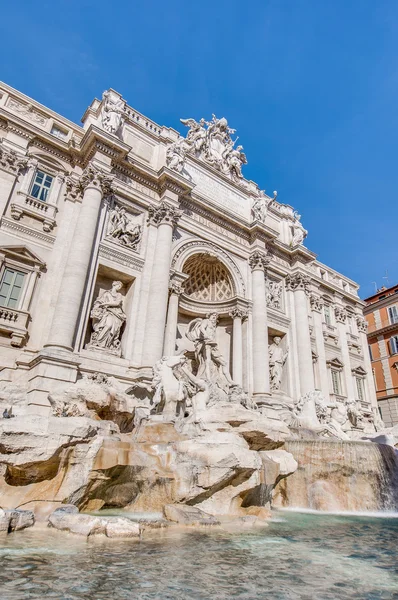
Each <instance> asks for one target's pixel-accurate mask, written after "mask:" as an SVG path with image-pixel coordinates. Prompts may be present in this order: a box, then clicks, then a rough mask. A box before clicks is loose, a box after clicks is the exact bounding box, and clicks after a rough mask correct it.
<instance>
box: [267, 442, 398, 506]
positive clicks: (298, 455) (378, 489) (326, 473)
mask: <svg viewBox="0 0 398 600" xmlns="http://www.w3.org/2000/svg"><path fill="white" fill-rule="evenodd" d="M285 449H286V450H287V451H288V452H291V454H292V455H293V456H294V458H295V459H296V460H297V462H298V465H299V466H298V469H297V471H296V472H295V473H294V474H293V475H291V476H290V477H288V478H287V479H283V480H282V481H281V482H280V483H279V484H278V486H277V487H276V488H275V493H274V498H273V505H274V506H277V507H289V508H304V509H314V510H321V511H356V512H357V511H394V510H397V509H398V453H397V451H396V450H395V449H394V448H393V447H391V446H387V445H383V444H374V443H371V442H353V441H352V442H351V441H340V440H336V441H334V440H330V441H329V440H327V441H326V440H290V441H287V442H286V444H285Z"/></svg>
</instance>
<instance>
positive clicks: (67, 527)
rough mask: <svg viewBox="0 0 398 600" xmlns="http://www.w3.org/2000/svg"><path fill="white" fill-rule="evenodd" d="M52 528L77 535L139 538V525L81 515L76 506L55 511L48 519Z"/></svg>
mask: <svg viewBox="0 0 398 600" xmlns="http://www.w3.org/2000/svg"><path fill="white" fill-rule="evenodd" d="M48 522H49V524H50V526H51V527H54V528H55V529H60V530H61V531H68V532H70V533H75V534H77V535H84V536H87V537H88V536H91V535H99V534H103V535H106V536H107V537H109V538H120V537H128V538H132V537H139V536H140V526H139V524H138V523H135V522H134V521H131V520H130V519H126V518H123V517H95V516H92V515H82V514H79V511H78V509H77V508H76V507H75V506H71V505H66V506H64V507H61V508H58V509H57V510H55V511H54V512H53V513H52V514H51V515H50V516H49V519H48Z"/></svg>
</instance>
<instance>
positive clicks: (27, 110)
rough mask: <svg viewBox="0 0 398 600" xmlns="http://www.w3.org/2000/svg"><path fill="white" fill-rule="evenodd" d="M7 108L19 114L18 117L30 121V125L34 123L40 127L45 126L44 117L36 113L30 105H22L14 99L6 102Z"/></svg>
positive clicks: (45, 120)
mask: <svg viewBox="0 0 398 600" xmlns="http://www.w3.org/2000/svg"><path fill="white" fill-rule="evenodd" d="M7 108H10V109H11V110H13V111H15V112H17V113H19V114H20V115H22V116H23V117H25V119H28V121H32V123H35V124H36V125H41V126H42V127H45V125H46V124H47V119H46V117H44V116H43V115H41V114H40V113H39V112H37V111H36V110H35V109H34V107H33V105H32V104H31V103H29V104H23V103H22V102H19V101H18V100H16V99H15V98H10V99H9V100H8V102H7Z"/></svg>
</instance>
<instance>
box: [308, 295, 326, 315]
mask: <svg viewBox="0 0 398 600" xmlns="http://www.w3.org/2000/svg"><path fill="white" fill-rule="evenodd" d="M310 304H311V309H312V310H314V311H316V312H319V313H320V312H322V308H323V300H322V298H321V297H320V296H317V295H316V294H311V295H310Z"/></svg>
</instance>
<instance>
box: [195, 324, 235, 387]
mask: <svg viewBox="0 0 398 600" xmlns="http://www.w3.org/2000/svg"><path fill="white" fill-rule="evenodd" d="M217 321H218V314H217V313H216V312H212V313H209V314H207V315H206V318H205V319H201V318H198V319H194V320H193V321H191V322H190V323H189V325H188V329H187V331H186V334H185V335H186V337H187V338H188V339H189V340H190V341H191V342H193V343H194V345H195V358H196V361H197V363H198V365H199V367H198V372H197V377H198V379H205V380H206V381H209V382H212V381H213V382H215V381H217V380H218V379H219V375H220V372H221V374H222V375H223V377H224V379H225V382H226V384H227V386H228V387H230V386H234V385H235V383H234V382H233V380H232V377H231V375H230V373H229V371H228V367H227V363H226V361H225V359H224V358H223V356H222V354H221V352H220V350H219V348H218V344H217V342H216V329H217Z"/></svg>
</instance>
